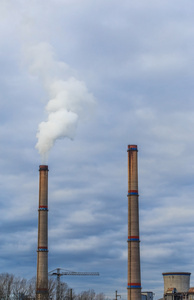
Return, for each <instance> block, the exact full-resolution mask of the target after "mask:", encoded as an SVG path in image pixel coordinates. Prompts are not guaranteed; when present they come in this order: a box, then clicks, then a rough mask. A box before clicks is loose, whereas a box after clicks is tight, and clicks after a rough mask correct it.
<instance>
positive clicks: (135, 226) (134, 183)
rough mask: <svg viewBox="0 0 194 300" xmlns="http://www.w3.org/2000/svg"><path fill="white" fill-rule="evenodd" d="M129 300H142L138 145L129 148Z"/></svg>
mask: <svg viewBox="0 0 194 300" xmlns="http://www.w3.org/2000/svg"><path fill="white" fill-rule="evenodd" d="M127 152H128V286H127V289H128V293H127V294H128V297H127V299H128V300H141V276H140V249H139V243H140V241H139V203H138V197H139V195H138V165H137V152H138V150H137V145H129V146H128V150H127Z"/></svg>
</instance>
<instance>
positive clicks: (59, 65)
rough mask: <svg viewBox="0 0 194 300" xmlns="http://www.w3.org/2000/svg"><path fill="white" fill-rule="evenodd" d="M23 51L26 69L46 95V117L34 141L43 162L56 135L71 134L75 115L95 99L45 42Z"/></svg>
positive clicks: (87, 109)
mask: <svg viewBox="0 0 194 300" xmlns="http://www.w3.org/2000/svg"><path fill="white" fill-rule="evenodd" d="M27 54H28V60H29V62H28V63H29V65H30V71H31V72H32V73H33V74H36V75H38V76H39V78H40V79H41V80H42V81H43V84H44V87H45V89H46V91H47V93H48V97H49V100H48V103H47V105H46V112H47V114H48V119H47V120H46V121H44V122H41V123H40V124H39V127H38V133H37V138H38V142H37V144H36V148H37V149H38V151H39V153H40V155H41V158H42V162H45V161H47V159H48V153H49V150H50V149H51V148H52V146H53V145H54V143H55V141H56V140H57V139H62V138H65V137H67V138H70V139H73V138H74V137H75V134H76V128H77V124H78V121H79V119H82V118H84V117H85V116H86V115H87V114H89V113H90V109H91V108H92V107H93V105H94V104H95V99H94V97H93V95H92V94H91V93H89V92H88V90H87V87H86V85H85V83H84V82H83V81H80V80H77V79H76V78H75V77H74V76H73V75H72V70H70V68H69V67H68V65H66V64H65V63H63V62H58V61H56V60H55V59H54V54H53V51H52V48H51V46H50V45H49V44H47V43H40V44H38V45H36V46H31V47H29V48H28V51H27Z"/></svg>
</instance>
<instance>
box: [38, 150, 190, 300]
mask: <svg viewBox="0 0 194 300" xmlns="http://www.w3.org/2000/svg"><path fill="white" fill-rule="evenodd" d="M127 152H128V195H127V197H128V240H127V242H128V272H127V279H128V286H127V300H153V295H154V294H153V292H142V291H141V273H140V239H139V199H138V197H139V193H138V155H137V153H138V148H137V145H128V150H127ZM48 171H49V170H48V166H47V165H40V166H39V208H38V247H37V278H36V300H46V299H48V296H49V293H48V275H57V280H58V283H59V284H58V287H57V299H60V296H59V295H60V276H62V275H99V273H97V272H93V273H87V272H69V271H68V272H62V273H61V272H60V269H59V268H58V269H56V270H57V272H54V273H53V271H52V273H48ZM162 275H163V279H164V295H163V298H161V299H160V300H194V288H192V287H190V275H191V273H188V272H179V273H177V272H170V273H163V274H162Z"/></svg>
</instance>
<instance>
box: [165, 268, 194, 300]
mask: <svg viewBox="0 0 194 300" xmlns="http://www.w3.org/2000/svg"><path fill="white" fill-rule="evenodd" d="M162 275H163V279H164V296H163V300H193V299H194V287H190V275H191V273H189V272H169V273H162Z"/></svg>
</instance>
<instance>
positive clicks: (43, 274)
mask: <svg viewBox="0 0 194 300" xmlns="http://www.w3.org/2000/svg"><path fill="white" fill-rule="evenodd" d="M39 172H40V173H39V208H38V249H37V277H36V300H43V299H48V166H46V165H40V166H39Z"/></svg>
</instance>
